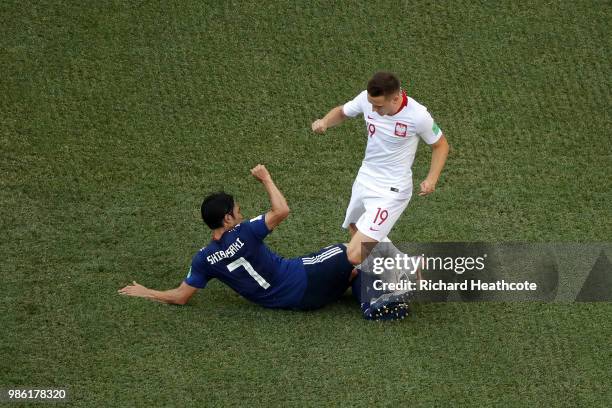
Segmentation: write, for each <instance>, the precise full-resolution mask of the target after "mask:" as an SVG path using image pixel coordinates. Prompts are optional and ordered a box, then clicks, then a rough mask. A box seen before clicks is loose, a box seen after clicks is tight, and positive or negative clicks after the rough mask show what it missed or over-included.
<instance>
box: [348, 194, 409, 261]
mask: <svg viewBox="0 0 612 408" xmlns="http://www.w3.org/2000/svg"><path fill="white" fill-rule="evenodd" d="M362 197H363V206H364V207H365V212H363V213H362V214H361V216H360V217H359V219H358V220H357V222H356V223H355V227H356V229H357V232H355V234H354V235H353V236H352V238H351V241H350V242H349V246H348V256H349V260H350V262H351V263H352V264H353V265H359V264H360V263H361V262H363V260H365V259H366V258H367V256H368V255H369V252H370V251H371V250H372V248H374V246H376V244H377V243H378V242H381V241H383V242H388V243H390V242H391V241H390V240H389V239H388V238H387V236H388V235H389V233H390V232H391V229H392V228H393V225H395V223H396V222H397V220H398V219H399V217H400V216H401V215H402V212H403V211H404V209H405V208H406V206H407V205H408V202H409V199H405V200H397V199H394V198H387V197H377V196H375V195H373V194H369V195H368V194H363V195H362ZM387 246H388V245H384V246H383V247H385V248H386V247H387ZM389 247H390V246H389ZM393 248H395V247H394V246H393ZM396 249H397V248H396ZM383 255H384V254H383ZM391 255H394V254H391Z"/></svg>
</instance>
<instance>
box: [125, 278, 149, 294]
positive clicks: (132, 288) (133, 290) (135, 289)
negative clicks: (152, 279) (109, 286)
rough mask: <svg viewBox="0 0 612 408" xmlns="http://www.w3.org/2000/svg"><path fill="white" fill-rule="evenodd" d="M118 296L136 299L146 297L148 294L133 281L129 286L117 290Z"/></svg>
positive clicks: (147, 290)
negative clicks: (134, 297)
mask: <svg viewBox="0 0 612 408" xmlns="http://www.w3.org/2000/svg"><path fill="white" fill-rule="evenodd" d="M117 292H119V294H120V295H127V296H136V297H146V296H147V295H148V293H149V289H147V288H145V287H144V286H142V285H141V284H139V283H136V281H133V282H132V284H131V285H127V286H126V287H125V288H122V289H119V290H118V291H117Z"/></svg>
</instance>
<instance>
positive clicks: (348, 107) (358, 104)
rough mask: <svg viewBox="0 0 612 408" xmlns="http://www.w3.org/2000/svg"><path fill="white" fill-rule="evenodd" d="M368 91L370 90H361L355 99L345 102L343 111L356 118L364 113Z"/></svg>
mask: <svg viewBox="0 0 612 408" xmlns="http://www.w3.org/2000/svg"><path fill="white" fill-rule="evenodd" d="M367 92H368V91H363V92H361V93H360V94H359V95H357V96H356V97H355V99H353V100H352V101H349V102H347V103H345V104H344V105H343V106H342V112H343V113H344V114H345V115H346V116H348V117H351V118H354V117H355V116H357V115H359V114H362V113H363V104H364V100H365V101H366V102H367V101H368V97H367V95H366V94H367Z"/></svg>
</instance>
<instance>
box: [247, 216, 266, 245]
mask: <svg viewBox="0 0 612 408" xmlns="http://www.w3.org/2000/svg"><path fill="white" fill-rule="evenodd" d="M246 224H247V226H248V228H249V229H250V230H251V232H252V233H253V235H254V236H255V238H257V239H258V240H260V241H263V239H264V238H265V237H267V236H268V234H269V233H270V232H271V231H270V230H269V229H268V226H267V225H266V216H265V214H262V215H260V216H259V217H255V218H252V219H251V220H249V221H247V222H246Z"/></svg>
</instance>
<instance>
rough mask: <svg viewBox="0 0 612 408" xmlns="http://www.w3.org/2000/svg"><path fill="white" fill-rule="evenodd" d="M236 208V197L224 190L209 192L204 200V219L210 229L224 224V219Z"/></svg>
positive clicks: (202, 208)
mask: <svg viewBox="0 0 612 408" xmlns="http://www.w3.org/2000/svg"><path fill="white" fill-rule="evenodd" d="M233 210H234V197H232V196H231V195H230V194H227V193H225V192H223V191H220V192H218V193H212V194H209V195H208V196H207V197H206V198H205V199H204V201H202V207H201V212H202V220H204V222H205V223H206V225H208V228H210V229H217V228H220V227H222V226H223V219H224V218H225V216H226V215H227V214H231V213H232V211H233Z"/></svg>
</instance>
